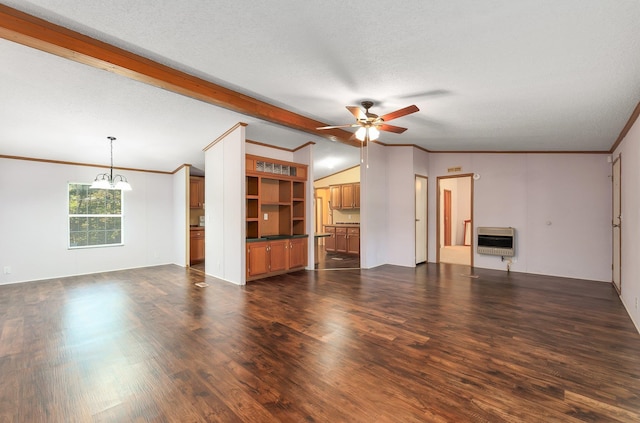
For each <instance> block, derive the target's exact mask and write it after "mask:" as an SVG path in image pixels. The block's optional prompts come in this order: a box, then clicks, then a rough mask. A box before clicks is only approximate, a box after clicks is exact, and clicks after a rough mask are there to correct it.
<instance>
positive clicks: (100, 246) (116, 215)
mask: <svg viewBox="0 0 640 423" xmlns="http://www.w3.org/2000/svg"><path fill="white" fill-rule="evenodd" d="M70 185H86V186H91V184H89V183H86V182H67V191H66V193H65V195H66V197H67V249H69V250H84V249H87V248H110V247H123V246H124V232H125V231H124V221H125V219H124V191H122V190H109V191H120V214H71V213H69V186H70ZM72 217H120V242H119V243H117V244H99V245H78V246H76V245H71V218H72Z"/></svg>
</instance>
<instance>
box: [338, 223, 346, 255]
mask: <svg viewBox="0 0 640 423" xmlns="http://www.w3.org/2000/svg"><path fill="white" fill-rule="evenodd" d="M336 251H337V252H339V253H346V252H347V228H336Z"/></svg>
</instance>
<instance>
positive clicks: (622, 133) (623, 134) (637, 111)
mask: <svg viewBox="0 0 640 423" xmlns="http://www.w3.org/2000/svg"><path fill="white" fill-rule="evenodd" d="M638 116H640V103H638V104H637V105H636V108H635V109H633V112H632V113H631V116H629V120H627V124H626V125H624V128H622V131H620V135H618V138H617V139H616V141H615V142H614V143H613V145H612V146H611V148H610V149H609V151H608V152H607V154H613V152H614V151H616V148H618V146H619V145H620V143H621V142H622V140H623V139H624V137H626V136H627V133H628V132H629V130H630V129H631V127H632V126H633V124H634V123H636V120H637V119H638Z"/></svg>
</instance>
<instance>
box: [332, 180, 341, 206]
mask: <svg viewBox="0 0 640 423" xmlns="http://www.w3.org/2000/svg"><path fill="white" fill-rule="evenodd" d="M329 201H330V203H329V207H331V208H332V209H333V210H340V209H341V208H342V185H331V186H329Z"/></svg>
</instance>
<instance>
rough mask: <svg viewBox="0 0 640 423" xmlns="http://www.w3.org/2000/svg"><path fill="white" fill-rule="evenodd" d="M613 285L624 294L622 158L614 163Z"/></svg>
mask: <svg viewBox="0 0 640 423" xmlns="http://www.w3.org/2000/svg"><path fill="white" fill-rule="evenodd" d="M612 173H613V178H612V182H613V222H612V223H613V285H614V286H615V287H616V289H617V290H618V293H621V292H622V279H621V275H620V268H621V266H622V260H621V258H620V249H621V246H622V234H621V233H620V231H621V225H622V208H621V204H622V199H621V191H620V187H621V183H620V177H621V173H620V157H618V158H617V159H616V160H615V161H614V162H613V172H612Z"/></svg>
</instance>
